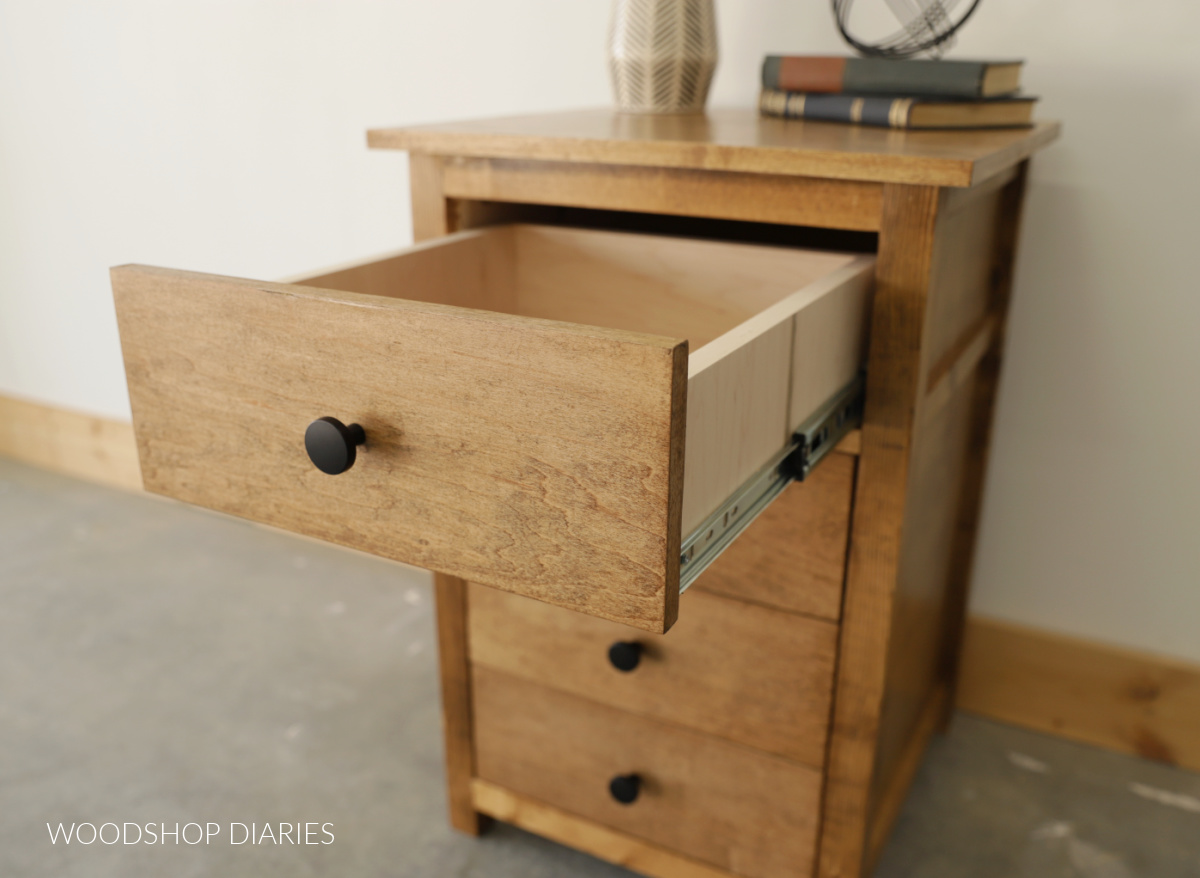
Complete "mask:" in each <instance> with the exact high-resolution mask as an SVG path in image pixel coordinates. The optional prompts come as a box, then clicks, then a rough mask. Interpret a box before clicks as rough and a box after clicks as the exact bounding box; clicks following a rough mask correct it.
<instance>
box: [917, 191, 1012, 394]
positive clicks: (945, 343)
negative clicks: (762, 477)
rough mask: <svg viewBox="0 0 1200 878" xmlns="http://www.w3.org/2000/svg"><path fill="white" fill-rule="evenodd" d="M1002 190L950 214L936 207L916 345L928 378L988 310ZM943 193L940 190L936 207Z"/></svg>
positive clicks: (990, 299)
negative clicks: (924, 327) (924, 322)
mask: <svg viewBox="0 0 1200 878" xmlns="http://www.w3.org/2000/svg"><path fill="white" fill-rule="evenodd" d="M1003 192H1004V190H1002V189H1001V190H993V191H992V192H990V193H988V194H986V195H983V196H980V197H978V198H976V199H975V200H974V201H972V202H971V203H970V204H969V205H967V206H964V207H960V209H959V210H957V211H956V212H955V213H954V214H953V216H950V215H948V214H946V213H944V212H943V211H942V210H941V209H939V212H938V213H939V216H940V217H941V222H940V224H939V228H938V235H937V239H936V252H935V253H934V257H933V258H934V263H933V265H934V268H933V274H932V277H931V278H930V292H929V307H930V312H929V319H928V335H927V337H926V339H925V343H924V344H923V345H922V358H923V359H922V368H923V374H924V375H925V379H924V380H925V381H926V382H928V381H929V378H930V375H931V374H932V372H933V370H934V369H936V368H937V367H938V366H939V364H944V362H945V361H946V360H947V358H948V357H952V356H953V355H954V352H955V348H956V346H958V345H960V344H961V343H962V338H963V336H964V334H965V333H968V332H970V331H971V330H972V329H974V328H976V327H978V325H979V324H980V322H981V321H982V320H983V319H984V318H985V317H986V316H987V314H988V312H989V311H991V303H992V295H991V291H992V289H993V285H994V282H995V278H994V276H993V268H994V267H995V266H994V263H993V254H994V252H995V249H996V241H997V236H998V234H999V224H1000V223H1001V221H1002V211H1001V210H1000V202H1001V199H1002V198H1003ZM947 197H948V196H947V195H946V194H945V193H944V192H943V194H942V207H944V206H945V202H946V200H947Z"/></svg>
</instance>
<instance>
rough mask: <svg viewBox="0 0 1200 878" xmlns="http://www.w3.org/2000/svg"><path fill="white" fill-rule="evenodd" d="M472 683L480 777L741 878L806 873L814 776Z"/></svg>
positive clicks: (522, 690)
mask: <svg viewBox="0 0 1200 878" xmlns="http://www.w3.org/2000/svg"><path fill="white" fill-rule="evenodd" d="M472 685H473V691H474V695H473V698H474V707H475V714H474V724H475V759H476V774H477V775H478V776H479V777H481V778H483V779H484V780H487V781H490V782H492V783H495V784H497V785H499V786H502V787H505V788H507V789H509V790H512V791H513V792H516V793H520V794H522V795H526V796H529V797H531V798H533V799H538V800H540V801H543V802H546V803H547V804H550V805H554V806H556V807H559V808H562V809H563V810H564V811H568V812H570V813H573V814H577V815H579V816H581V817H584V818H587V819H589V820H594V821H595V822H597V823H600V824H603V825H605V826H609V827H612V828H613V829H617V830H620V831H622V832H626V833H628V834H630V835H633V836H636V837H639V838H643V839H645V840H647V841H650V842H653V843H655V844H658V845H660V846H662V847H665V848H668V849H670V850H674V851H677V852H679V853H682V854H685V855H687V856H689V857H692V858H694V859H697V860H702V861H705V862H708V863H711V864H713V865H714V866H717V867H719V868H722V869H726V870H728V871H730V872H733V873H736V874H738V875H744V876H747V878H793V876H795V878H799V876H808V875H811V873H812V865H813V853H814V844H815V841H816V831H817V818H818V809H819V800H820V791H821V773H820V772H819V771H817V770H816V769H813V768H809V767H807V766H803V765H798V764H796V763H794V762H790V761H788V760H786V759H781V758H779V757H776V756H771V755H769V754H766V753H760V752H757V751H754V750H751V749H749V748H746V747H742V746H740V745H737V744H732V743H729V742H727V741H723V740H721V739H719V738H714V737H711V736H709V735H705V734H701V733H699V732H693V731H689V730H687V729H683V728H680V727H677V726H674V725H670V724H667V723H663V722H659V721H658V720H653V719H649V718H647V717H642V716H636V715H634V714H630V713H626V712H624V711H621V710H617V709H615V708H612V707H607V706H604V705H600V704H596V703H594V702H591V701H589V700H587V699H585V698H580V697H578V696H575V695H569V694H567V693H565V692H560V691H557V690H555V689H550V688H547V687H544V686H540V685H537V684H535V683H530V682H526V681H523V680H519V679H517V678H515V677H511V676H509V675H507V674H503V673H500V672H497V671H493V670H490V669H488V668H485V667H481V666H475V667H474V668H473V673H472ZM631 774H636V775H637V776H638V777H639V778H640V781H641V783H640V786H639V790H638V795H637V798H636V799H635V800H634V801H633V802H632V803H630V804H621V803H619V802H617V801H616V799H614V798H613V796H612V794H611V793H610V791H609V783H610V781H611V780H612V779H613V778H614V777H616V776H623V775H631Z"/></svg>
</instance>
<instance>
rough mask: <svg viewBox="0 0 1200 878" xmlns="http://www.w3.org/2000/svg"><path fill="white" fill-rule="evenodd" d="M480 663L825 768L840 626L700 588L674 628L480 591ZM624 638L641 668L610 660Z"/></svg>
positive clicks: (475, 599) (474, 628)
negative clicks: (656, 630)
mask: <svg viewBox="0 0 1200 878" xmlns="http://www.w3.org/2000/svg"><path fill="white" fill-rule="evenodd" d="M469 600H470V607H471V612H470V626H469V630H470V641H469V652H470V655H471V661H472V662H474V663H477V664H481V665H486V666H488V667H489V668H493V669H495V670H499V671H504V672H505V673H508V674H512V675H514V676H517V677H521V678H522V679H525V680H530V681H532V682H535V683H540V684H542V685H545V686H551V687H554V688H556V689H562V690H564V691H566V692H572V693H574V694H576V695H581V696H584V697H586V698H590V699H592V700H593V701H598V702H601V703H603V704H607V705H610V706H611V707H616V708H620V709H621V710H627V711H630V712H631V713H637V714H641V715H643V716H650V717H654V718H656V719H661V720H664V721H667V722H672V723H676V724H678V725H682V726H687V727H688V728H692V729H696V730H697V731H701V732H707V733H709V734H712V735H716V736H718V737H722V738H727V739H729V740H731V741H736V742H739V743H742V744H746V745H748V746H751V747H755V748H758V749H760V750H766V751H769V752H771V753H775V754H777V755H780V756H786V757H787V758H789V759H794V760H796V761H798V762H803V763H804V764H806V765H811V766H813V767H814V768H818V769H820V768H821V767H823V766H824V764H825V740H826V734H827V732H828V728H829V705H830V696H831V690H832V687H833V659H834V651H835V648H836V644H837V626H836V625H834V624H832V623H830V622H826V621H824V620H821V619H810V618H808V617H805V616H800V615H796V614H792V613H784V612H781V611H779V610H772V609H769V608H767V607H760V606H757V605H755V604H748V603H744V602H742V601H735V600H730V599H728V598H723V597H719V596H717V595H715V594H708V593H705V592H694V591H689V592H688V593H687V594H685V595H683V596H682V598H681V599H680V615H679V621H678V622H677V623H676V624H675V627H674V628H672V629H671V630H670V631H669V632H668V633H667V634H665V635H661V636H659V635H647V634H643V633H641V632H637V631H633V630H631V629H630V628H627V627H625V626H623V625H618V624H616V623H613V622H608V621H605V620H603V619H594V618H591V617H589V616H584V615H583V614H582V613H575V612H572V611H570V610H564V609H562V608H560V607H553V606H550V605H549V604H543V603H538V602H536V601H531V600H529V599H527V598H522V597H520V596H519V595H513V594H508V593H506V592H502V591H499V590H497V589H493V588H488V587H487V586H482V585H474V584H472V585H471V586H470V591H469ZM618 641H624V642H636V643H638V644H639V645H640V646H641V647H642V657H641V660H640V661H639V663H638V666H637V667H636V668H635V669H634V670H632V671H629V672H622V671H619V670H617V669H616V668H614V667H613V666H612V664H611V663H610V662H609V660H608V648H609V647H610V646H611V645H612V644H613V643H616V642H618Z"/></svg>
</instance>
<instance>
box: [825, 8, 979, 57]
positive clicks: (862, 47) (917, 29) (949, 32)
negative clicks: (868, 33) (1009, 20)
mask: <svg viewBox="0 0 1200 878" xmlns="http://www.w3.org/2000/svg"><path fill="white" fill-rule="evenodd" d="M980 2H981V0H970V3H969V4H968V5H967V9H966V11H965V12H963V13H962V15H961V16H959V18H958V19H957V20H956V19H955V18H954V10H955V8H956V7H958V6H960V5H961V3H960V0H887V4H888V6H890V7H891V9H892V13H893V14H894V15H895V16H896V18H897V19H898V20H899V21H900V23H901V24H902V25H903V27H901V29H900V30H898V31H896V32H895V33H894V34H892V35H891V36H888V37H885V38H884V39H882V40H879V41H877V42H873V43H868V42H864V41H862V40H860V39H858V38H857V37H855V36H854V35H853V34H851V33H850V25H849V21H850V7H852V6H853V5H854V0H833V17H834V19H835V20H836V21H837V26H838V31H840V32H841V34H842V39H844V40H845V41H846V42H847V43H849V44H850V45H851V46H852V47H853V48H854V49H855V51H857V52H859V53H860V54H862V55H868V56H871V57H875V58H909V57H912V56H913V55H919V54H921V53H922V52H933V51H935V50H936V49H937V48H938V47H939V46H942V45H943V44H944V43H945V42H946V41H947V40H949V39H950V38H951V37H953V36H954V34H955V33H957V31H958V29H959V28H960V27H962V26H963V25H964V24H966V22H967V19H968V18H970V17H971V15H972V14H973V13H974V12H975V9H976V8H977V7H978V6H979V4H980Z"/></svg>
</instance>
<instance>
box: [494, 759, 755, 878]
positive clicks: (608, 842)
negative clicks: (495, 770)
mask: <svg viewBox="0 0 1200 878" xmlns="http://www.w3.org/2000/svg"><path fill="white" fill-rule="evenodd" d="M472 790H473V792H474V801H475V807H476V808H478V809H479V810H480V811H481V812H483V813H484V814H488V815H490V816H492V817H494V818H496V819H497V820H503V821H504V822H505V823H511V824H512V825H513V826H519V827H521V828H522V829H524V830H526V831H528V832H532V833H535V834H537V835H540V836H542V837H543V838H548V839H550V840H552V841H556V842H558V843H559V844H565V845H567V846H568V847H572V848H575V849H576V850H579V851H583V852H585V853H588V854H591V855H592V856H593V857H599V858H600V859H602V860H607V861H608V862H610V863H615V864H616V865H618V866H623V867H624V868H626V869H630V870H632V871H634V872H638V873H640V874H642V875H646V876H649V878H734V876H733V875H732V874H731V873H729V872H726V871H725V870H724V869H714V868H713V867H711V866H707V865H705V864H704V863H701V862H698V861H697V860H693V859H691V858H690V857H687V856H684V855H683V854H679V853H676V852H674V851H669V850H667V849H666V848H662V847H659V846H657V845H653V844H648V843H647V842H644V841H642V840H641V839H638V838H634V837H633V836H631V835H628V834H626V833H624V832H617V831H616V830H613V829H609V828H608V827H607V826H601V825H600V824H598V823H593V822H592V821H591V820H584V819H583V818H582V817H576V816H575V815H574V814H568V813H567V812H566V811H561V810H559V809H558V808H555V807H552V806H551V805H547V804H545V803H543V802H539V801H537V800H535V799H530V798H528V797H527V796H520V795H517V794H516V793H514V792H510V791H509V790H506V789H504V788H503V787H498V786H496V785H495V784H492V783H488V782H487V781H485V780H475V782H474V783H473V784H472Z"/></svg>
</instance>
